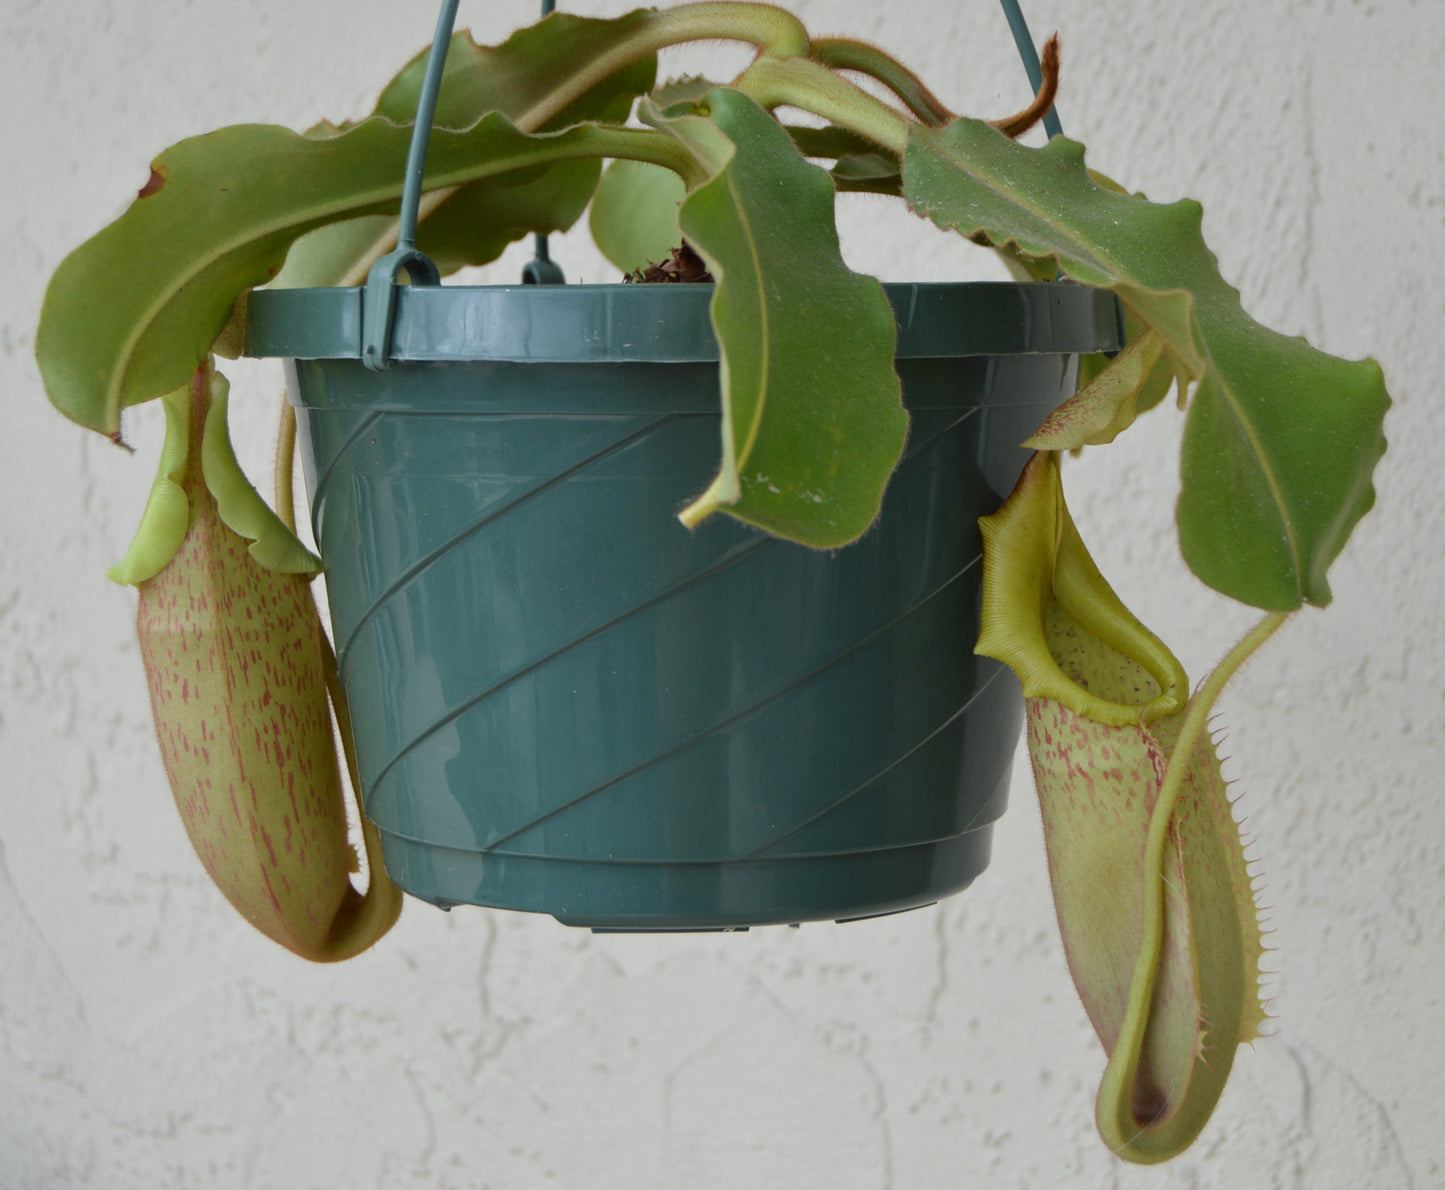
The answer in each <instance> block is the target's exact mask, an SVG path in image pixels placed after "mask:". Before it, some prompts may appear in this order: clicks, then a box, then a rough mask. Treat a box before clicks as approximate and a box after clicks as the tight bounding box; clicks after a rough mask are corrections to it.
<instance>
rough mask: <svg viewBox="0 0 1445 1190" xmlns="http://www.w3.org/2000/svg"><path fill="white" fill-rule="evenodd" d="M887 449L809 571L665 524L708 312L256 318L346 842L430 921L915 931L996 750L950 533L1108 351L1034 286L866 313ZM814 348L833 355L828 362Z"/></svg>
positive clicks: (1100, 298) (962, 836) (1087, 326)
mask: <svg viewBox="0 0 1445 1190" xmlns="http://www.w3.org/2000/svg"><path fill="white" fill-rule="evenodd" d="M889 297H890V300H891V301H892V302H893V304H894V308H895V311H896V313H897V316H898V324H899V341H898V370H899V374H900V375H901V377H902V380H903V396H904V401H905V402H906V404H907V406H908V409H909V412H910V414H911V417H912V422H911V430H910V435H909V440H908V445H907V449H906V452H905V455H904V458H903V461H902V463H901V465H900V466H899V468H898V471H897V473H896V474H895V475H894V477H893V479H892V481H891V483H890V484H889V487H888V491H887V495H886V498H885V500H884V504H883V511H882V514H881V516H880V518H879V520H878V522H877V524H876V525H875V526H874V527H873V528H872V529H870V530H869V531H868V533H867V534H866V535H865V536H864V537H863V538H862V540H860V541H859V542H857V543H856V544H854V545H851V546H849V547H847V548H846V549H842V550H838V551H835V552H815V551H812V550H808V549H806V548H804V547H802V546H798V545H795V544H792V543H790V542H786V541H781V540H778V539H776V538H772V537H768V536H766V535H765V534H762V533H760V532H758V531H756V530H753V529H750V528H748V527H747V526H744V525H742V524H740V523H738V522H736V521H733V520H732V519H730V518H728V517H726V516H716V517H713V518H712V519H711V520H710V521H708V522H706V523H704V524H703V525H702V526H700V527H699V528H698V529H696V530H695V531H690V530H688V529H686V528H684V527H683V526H682V525H681V524H680V523H679V522H678V520H677V515H676V514H677V512H678V510H679V509H680V508H681V507H682V506H683V505H685V504H686V503H687V502H688V501H689V499H690V498H691V497H693V496H695V495H696V494H697V493H698V492H699V491H701V490H702V489H703V488H704V487H705V486H706V485H707V483H708V482H709V480H710V479H711V478H712V476H713V474H714V473H715V471H716V468H717V463H718V457H719V449H720V448H719V417H720V415H719V406H718V377H717V346H716V342H715V340H714V337H713V334H712V329H711V325H710V323H709V320H708V312H707V307H708V303H709V301H710V299H711V286H684V285H651V286H638V285H632V286H624V285H618V286H567V287H563V286H526V287H522V286H518V287H492V288H472V289H467V288H460V287H442V288H431V287H426V288H423V287H417V288H404V289H402V290H401V291H400V293H399V295H398V298H399V305H398V310H397V317H396V324H395V336H394V341H393V348H392V353H393V358H394V359H396V360H397V361H398V362H396V363H395V365H394V366H393V367H391V368H390V369H389V370H387V371H382V372H373V371H369V370H368V369H366V368H365V367H364V366H363V365H362V364H361V362H360V359H359V356H360V335H361V306H362V293H361V291H360V290H339V289H333V290H290V291H279V292H273V293H268V292H258V293H257V294H255V295H254V296H253V299H252V303H251V325H250V351H251V354H254V355H266V356H282V357H285V358H286V359H287V361H288V362H287V380H288V386H289V389H290V394H291V400H292V401H293V403H294V404H295V405H296V407H297V410H298V414H299V419H298V420H299V427H300V439H301V442H302V444H303V450H304V458H305V468H306V478H307V485H308V488H309V491H310V496H311V508H312V517H313V525H314V528H315V533H316V540H317V542H318V543H319V545H320V548H321V553H322V556H323V558H324V559H325V564H326V587H327V592H328V595H329V598H330V604H331V617H332V623H333V626H334V630H335V639H336V645H337V652H338V656H339V658H340V664H341V673H342V677H343V680H344V682H345V686H346V690H347V695H348V698H349V700H350V703H351V715H352V721H353V724H354V732H355V742H356V751H357V756H358V759H359V764H360V770H361V780H362V785H363V796H364V800H365V806H366V812H367V814H368V816H369V817H370V818H371V819H372V820H373V821H374V822H375V823H376V825H377V826H378V827H379V828H380V830H381V832H382V838H383V845H384V849H385V859H386V867H387V871H388V872H389V873H390V874H391V876H392V878H393V879H394V880H395V881H396V882H397V883H398V884H399V885H400V886H401V887H402V888H403V889H405V890H406V891H407V892H409V893H411V894H413V895H414V896H417V897H421V898H423V899H425V900H427V901H431V902H433V903H435V904H438V905H442V906H446V907H450V906H451V905H454V904H458V903H471V904H478V905H489V906H495V907H499V908H506V909H520V910H528V911H536V912H543V913H550V914H553V915H555V916H556V917H557V918H558V919H559V920H561V921H563V922H566V923H569V924H576V925H585V926H591V927H593V928H600V929H720V928H724V929H725V928H739V927H744V926H750V925H756V924H767V923H775V922H801V921H810V920H822V919H840V920H841V919H850V918H859V917H868V916H873V915H877V914H883V913H892V912H896V911H898V910H902V909H908V908H912V907H915V906H918V905H923V904H928V903H931V902H933V901H936V900H938V899H939V898H940V897H944V896H947V895H949V894H950V893H954V892H957V891H959V890H960V889H962V888H964V887H965V886H967V885H968V884H969V883H970V882H971V881H972V880H973V879H974V878H975V877H976V876H977V875H978V874H979V873H980V872H982V871H983V869H984V867H985V866H986V864H987V862H988V856H989V841H990V836H991V832H992V824H993V822H994V821H995V819H997V818H998V816H999V815H1000V814H1001V813H1002V811H1003V809H1004V805H1005V801H1006V798H1007V793H1008V787H1009V770H1010V765H1011V761H1012V757H1013V753H1014V748H1015V744H1016V742H1017V739H1018V733H1019V729H1020V725H1021V720H1022V704H1021V699H1020V696H1019V690H1018V686H1017V685H1016V683H1015V681H1014V679H1013V676H1012V675H1011V674H1010V673H1009V672H1008V671H1007V670H1005V669H1003V667H1001V666H1000V665H998V664H997V663H996V662H994V661H991V660H988V659H985V658H980V657H976V656H975V655H974V652H973V646H974V641H975V639H976V636H977V631H978V618H979V576H980V569H981V558H980V540H979V532H978V526H977V521H978V518H979V517H980V516H982V515H984V514H987V513H989V512H992V511H993V510H994V509H995V508H996V507H997V506H998V505H999V503H1000V502H1001V500H1002V499H1003V498H1004V497H1005V496H1006V495H1007V493H1008V492H1009V491H1010V489H1011V488H1012V487H1013V484H1014V482H1015V481H1016V479H1017V477H1018V474H1019V471H1020V468H1021V467H1022V465H1023V462H1024V461H1025V458H1026V452H1025V451H1023V450H1022V449H1020V448H1019V447H1018V446H1017V443H1019V442H1020V441H1021V440H1022V439H1024V438H1025V437H1026V436H1027V435H1028V434H1029V433H1030V432H1031V431H1032V430H1033V429H1034V428H1035V427H1036V426H1037V424H1038V423H1039V421H1040V420H1042V418H1043V417H1044V416H1045V415H1046V414H1047V413H1048V411H1049V410H1050V409H1052V408H1053V407H1054V406H1055V405H1057V404H1058V403H1059V401H1061V400H1062V399H1063V398H1065V397H1066V396H1067V395H1068V394H1069V393H1071V392H1072V391H1073V384H1074V377H1075V374H1076V367H1077V357H1078V353H1080V352H1089V351H1099V350H1112V349H1115V348H1117V347H1118V345H1119V344H1118V339H1117V329H1116V314H1115V306H1114V303H1113V300H1112V299H1111V298H1110V297H1109V296H1108V295H1107V294H1103V293H1100V292H1098V291H1095V290H1090V289H1085V288H1081V287H1078V286H1073V285H1064V284H1057V285H1055V284H1034V285H1020V284H958V285H895V286H890V287H889ZM838 333H840V334H841V333H846V331H844V330H842V329H840V330H839V331H838Z"/></svg>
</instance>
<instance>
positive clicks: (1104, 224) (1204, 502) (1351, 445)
mask: <svg viewBox="0 0 1445 1190" xmlns="http://www.w3.org/2000/svg"><path fill="white" fill-rule="evenodd" d="M903 176H904V191H905V195H906V196H907V198H908V200H909V201H910V202H911V203H912V204H913V206H914V207H915V209H917V210H918V211H919V212H920V213H923V214H926V215H928V216H929V217H930V218H932V219H933V220H934V221H935V222H936V223H938V224H939V225H940V226H941V227H944V228H954V229H957V230H958V231H959V232H961V233H962V234H963V235H965V236H968V237H970V238H973V239H976V240H979V241H980V242H985V243H994V244H1002V245H1008V244H1012V245H1014V246H1016V248H1017V249H1018V251H1019V252H1020V253H1022V254H1023V255H1025V256H1027V257H1033V258H1038V259H1050V260H1055V261H1057V263H1058V266H1059V267H1060V268H1062V269H1063V270H1064V272H1066V273H1067V274H1068V275H1069V276H1071V277H1073V278H1074V279H1075V280H1078V281H1082V282H1084V283H1085V284H1089V285H1099V286H1105V287H1108V288H1110V289H1112V290H1114V292H1115V293H1117V294H1118V295H1119V298H1120V300H1121V301H1123V302H1124V304H1125V306H1126V307H1127V308H1128V309H1129V310H1130V311H1132V313H1133V314H1134V315H1136V316H1137V317H1138V318H1139V319H1140V320H1142V321H1143V322H1144V323H1145V324H1147V325H1148V326H1149V327H1152V328H1154V329H1156V330H1158V331H1159V332H1160V333H1161V334H1162V335H1163V336H1164V339H1165V344H1166V351H1167V352H1168V353H1169V355H1170V358H1171V362H1172V363H1173V365H1174V366H1176V367H1178V368H1180V369H1181V370H1182V371H1183V373H1184V374H1185V375H1186V376H1187V377H1188V378H1189V379H1191V380H1192V381H1194V382H1195V383H1196V388H1195V391H1194V394H1193V398H1192V401H1191V407H1190V411H1189V415H1188V420H1187V422H1186V426H1185V434H1184V447H1183V467H1182V469H1183V490H1182V492H1181V494H1180V499H1179V507H1178V513H1177V519H1178V523H1179V536H1180V544H1181V547H1182V549H1183V551H1184V556H1185V558H1186V560H1187V561H1188V563H1189V565H1190V567H1191V568H1192V569H1193V570H1194V572H1195V573H1196V574H1197V575H1199V577H1200V578H1201V579H1203V580H1204V581H1205V582H1206V583H1208V584H1209V585H1210V586H1212V587H1214V588H1216V589H1217V590H1219V591H1222V592H1224V593H1225V594H1226V595H1231V596H1233V597H1234V598H1236V599H1240V600H1242V601H1244V602H1246V603H1252V604H1255V605H1256V606H1259V607H1264V608H1272V609H1278V610H1283V609H1289V608H1294V607H1297V606H1299V604H1300V603H1301V602H1309V603H1315V604H1325V603H1328V602H1329V599H1330V591H1329V584H1328V581H1327V579H1326V571H1327V570H1328V568H1329V565H1330V563H1331V562H1332V561H1333V560H1334V558H1335V556H1336V555H1337V554H1338V553H1339V551H1340V549H1341V548H1342V547H1343V546H1344V543H1345V541H1346V539H1347V538H1348V537H1349V534H1350V531H1351V530H1352V529H1353V527H1354V525H1355V524H1356V523H1357V522H1358V521H1359V519H1360V517H1361V516H1363V515H1364V514H1365V513H1366V512H1367V511H1368V510H1369V508H1370V506H1371V505H1372V504H1373V502H1374V489H1373V487H1372V486H1371V474H1372V472H1373V469H1374V465H1375V463H1376V462H1377V461H1378V459H1379V458H1380V456H1381V454H1382V453H1383V451H1384V436H1383V428H1382V423H1383V419H1384V413H1385V409H1386V408H1387V407H1388V404H1389V398H1388V397H1387V396H1386V394H1385V388H1384V382H1383V379H1382V377H1381V373H1380V369H1379V365H1377V364H1376V363H1375V362H1374V361H1373V360H1363V361H1358V362H1350V361H1345V360H1341V359H1337V358H1335V357H1333V356H1329V355H1326V354H1324V353H1323V352H1320V351H1316V350H1315V349H1314V348H1312V347H1310V346H1309V345H1308V344H1307V343H1305V342H1304V340H1302V339H1292V338H1288V337H1286V336H1284V335H1281V334H1278V333H1276V332H1274V331H1271V330H1269V329H1267V328H1265V327H1263V326H1261V325H1260V324H1258V323H1257V322H1255V321H1254V320H1253V319H1251V318H1250V317H1249V316H1248V315H1247V314H1245V312H1244V310H1243V309H1242V307H1241V306H1240V301H1239V294H1238V292H1237V291H1236V290H1235V289H1234V288H1233V287H1231V286H1230V285H1229V284H1228V283H1227V282H1225V281H1224V279H1223V278H1222V277H1221V276H1220V275H1219V270H1218V265H1217V262H1216V261H1215V258H1214V256H1213V254H1212V253H1211V252H1210V251H1209V249H1208V248H1207V247H1206V246H1205V243H1204V240H1203V237H1202V236H1201V235H1200V208H1199V205H1198V204H1197V203H1195V202H1192V201H1190V200H1181V201H1179V202H1176V203H1171V204H1169V205H1167V206H1166V205H1159V204H1154V203H1150V202H1148V201H1147V200H1146V199H1144V198H1142V197H1139V196H1135V195H1124V194H1118V193H1114V192H1112V191H1110V190H1108V189H1106V188H1104V187H1101V186H1100V185H1098V184H1097V183H1095V182H1094V180H1093V179H1091V178H1090V177H1089V175H1088V172H1087V171H1086V170H1085V168H1084V161H1083V147H1082V146H1081V145H1079V144H1078V143H1076V142H1074V141H1070V140H1067V139H1066V138H1064V137H1054V138H1053V140H1051V141H1050V142H1049V143H1048V144H1047V145H1045V146H1044V147H1043V148H1037V149H1036V148H1030V147H1028V146H1025V145H1020V144H1018V143H1017V142H1015V141H1011V140H1009V139H1008V138H1007V137H1005V136H1003V135H1002V134H1000V133H998V132H997V131H995V130H994V129H992V128H990V127H988V125H986V124H983V123H982V122H980V121H976V120H966V119H960V120H956V121H954V122H953V123H952V124H950V125H948V126H947V127H946V128H942V129H932V128H925V127H922V126H918V125H915V126H913V127H912V129H911V131H910V140H909V144H908V149H907V153H906V155H905V159H904V175H903Z"/></svg>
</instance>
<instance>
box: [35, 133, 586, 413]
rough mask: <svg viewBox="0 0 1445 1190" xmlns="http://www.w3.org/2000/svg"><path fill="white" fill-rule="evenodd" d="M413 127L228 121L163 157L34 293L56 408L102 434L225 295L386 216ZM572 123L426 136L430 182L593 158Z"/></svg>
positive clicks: (211, 335)
mask: <svg viewBox="0 0 1445 1190" xmlns="http://www.w3.org/2000/svg"><path fill="white" fill-rule="evenodd" d="M410 135H411V133H410V129H408V128H406V127H403V126H401V125H398V124H394V123H392V122H391V121H390V120H386V119H382V118H373V119H370V120H367V121H365V122H363V123H361V124H358V125H357V126H356V127H355V128H353V129H351V130H350V131H348V132H345V133H341V134H339V135H337V136H334V137H331V138H328V139H324V140H323V139H316V138H312V137H306V136H301V135H298V134H297V133H294V132H291V131H289V130H288V129H285V128H277V127H272V126H269V125H259V124H255V125H237V126H235V127H231V128H223V129H221V130H220V131H218V132H213V133H211V134H210V135H209V136H203V137H195V138H192V139H190V140H185V141H182V142H180V144H178V145H175V146H174V147H172V148H171V149H169V150H168V151H167V152H166V153H165V154H163V155H162V156H161V158H159V159H158V160H157V162H156V163H155V167H154V168H155V171H156V176H157V177H158V178H159V179H161V182H160V184H159V185H157V186H156V187H155V188H154V189H152V190H151V191H150V193H148V194H147V196H146V197H144V198H140V199H137V201H136V202H135V203H133V204H132V205H131V207H130V209H129V210H128V211H126V213H125V214H124V215H122V216H121V218H120V219H118V220H116V222H114V223H112V224H111V225H110V226H109V227H107V228H105V229H104V230H102V231H101V232H100V233H99V234H97V235H96V236H94V237H92V238H91V239H90V240H88V241H87V242H86V243H85V244H83V245H81V247H80V248H78V249H76V251H75V252H73V253H71V255H70V256H68V257H67V258H66V259H65V260H64V261H63V262H62V263H61V265H60V267H59V268H58V269H57V270H56V272H55V275H54V276H53V277H52V278H51V281H50V287H49V289H48V290H47V291H46V296H45V305H44V308H43V310H42V312H41V321H40V329H39V331H38V333H37V336H36V355H37V357H38V359H39V361H40V370H41V375H42V376H43V378H44V380H45V386H46V390H47V392H48V393H49V395H50V399H51V401H52V402H54V404H55V405H56V406H57V408H59V409H60V410H61V412H63V413H65V414H66V415H67V416H68V417H71V418H72V419H74V420H75V421H78V422H80V423H81V424H82V425H86V426H89V427H90V428H92V429H95V430H99V431H100V432H102V433H106V434H109V433H111V432H113V431H114V430H115V429H116V427H117V424H118V421H119V415H120V409H121V408H122V406H125V405H131V404H135V403H137V402H139V401H145V400H149V399H151V398H153V397H156V396H159V395H161V394H162V393H166V392H170V391H172V390H174V389H176V388H178V387H180V386H181V385H182V384H184V383H185V382H186V379H187V377H188V376H189V375H190V373H191V372H193V371H194V370H195V368H196V367H197V366H198V365H199V364H200V363H201V362H202V361H203V360H204V359H205V358H206V356H207V354H208V352H209V350H210V346H211V343H212V341H213V340H214V339H215V338H216V336H217V334H218V333H219V332H220V331H221V328H222V327H223V326H224V325H225V323H226V321H227V318H228V316H229V315H230V313H231V310H232V307H233V303H234V302H235V300H236V297H237V295H238V294H240V293H242V292H243V291H245V290H247V289H250V288H252V287H253V286H256V285H260V284H263V283H265V282H266V281H269V280H270V279H271V278H272V277H274V276H275V275H276V274H277V272H278V271H279V270H280V268H281V265H282V262H283V261H284V260H285V258H286V254H287V251H288V249H289V248H290V247H291V245H292V243H293V242H294V241H295V240H296V239H297V237H298V236H301V235H303V234H305V233H306V232H308V231H313V230H315V229H316V228H318V227H322V226H324V225H327V224H330V223H335V222H339V221H343V220H348V219H355V218H358V217H361V216H367V215H374V214H387V215H390V214H393V213H394V212H395V211H396V209H397V206H398V201H399V196H400V191H401V179H402V172H403V163H404V161H405V159H406V153H407V147H408V143H409V140H410ZM603 135H604V134H603V133H602V132H601V131H600V130H598V129H595V128H593V127H591V126H588V125H581V126H578V127H576V128H572V129H569V130H567V131H565V132H560V133H552V134H547V135H539V136H528V135H526V134H524V133H521V132H519V131H518V130H517V129H516V128H514V127H513V126H512V125H511V124H510V123H509V122H508V121H507V120H506V119H505V118H504V117H502V116H500V115H490V116H487V117H485V118H483V119H482V120H481V121H480V122H478V123H477V124H476V125H475V126H473V127H471V128H469V129H467V130H466V131H463V132H451V131H447V130H445V129H438V130H436V131H435V132H434V133H433V135H432V140H431V149H430V152H429V154H428V158H427V174H426V185H427V186H428V187H429V188H437V187H445V186H452V185H460V184H463V183H466V182H473V181H477V180H478V179H481V178H495V177H498V176H500V175H504V174H507V173H513V172H516V173H519V174H520V175H521V176H523V177H526V176H529V175H528V173H527V171H531V170H534V169H535V168H536V167H537V166H539V165H544V164H549V163H551V162H554V161H558V160H570V159H572V158H578V157H587V156H596V155H598V154H599V153H605V151H606V145H604V144H601V143H600V142H599V139H598V138H599V137H602V136H603Z"/></svg>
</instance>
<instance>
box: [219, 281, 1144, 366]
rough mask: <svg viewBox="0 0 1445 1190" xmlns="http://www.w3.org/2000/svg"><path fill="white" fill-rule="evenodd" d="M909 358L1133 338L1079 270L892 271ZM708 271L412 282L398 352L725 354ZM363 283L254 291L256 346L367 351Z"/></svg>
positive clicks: (295, 352)
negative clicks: (544, 280) (691, 276)
mask: <svg viewBox="0 0 1445 1190" xmlns="http://www.w3.org/2000/svg"><path fill="white" fill-rule="evenodd" d="M883 289H884V292H885V293H886V294H887V296H888V300H889V301H890V303H892V306H893V311H894V316H895V318H896V320H897V323H898V345H897V351H896V357H897V358H898V359H937V358H953V357H960V356H983V355H1025V354H1074V353H1077V352H1097V351H1117V350H1118V349H1119V348H1120V347H1122V346H1123V342H1122V336H1121V333H1120V320H1119V315H1118V305H1117V303H1116V301H1115V299H1114V296H1113V294H1112V293H1110V292H1109V291H1108V290H1103V289H1093V288H1090V287H1088V286H1083V285H1077V284H1074V283H1072V282H1044V281H1039V282H1019V281H956V282H893V283H884V286H883ZM713 291H714V286H713V285H711V284H671V285H669V284H658V285H639V284H610V285H484V286H463V285H447V286H411V285H408V286H401V287H399V291H398V293H397V302H396V320H395V324H394V329H393V333H392V347H391V358H392V359H393V360H397V361H405V360H428V361H464V360H465V361H496V362H512V363H524V362H525V363H624V362H646V363H716V362H717V360H718V347H717V340H716V338H715V336H714V335H713V330H712V323H711V320H710V318H709V314H708V308H709V305H710V303H711V301H712V295H713ZM363 295H364V290H363V289H362V288H360V287H358V288H354V289H340V288H329V289H275V290H267V289H261V290H256V291H255V292H253V293H252V294H251V298H250V305H249V311H248V319H247V328H246V351H245V354H246V355H249V356H257V357H281V358H290V359H355V360H358V361H359V360H360V359H361V344H362V303H363V300H364V297H363Z"/></svg>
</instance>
